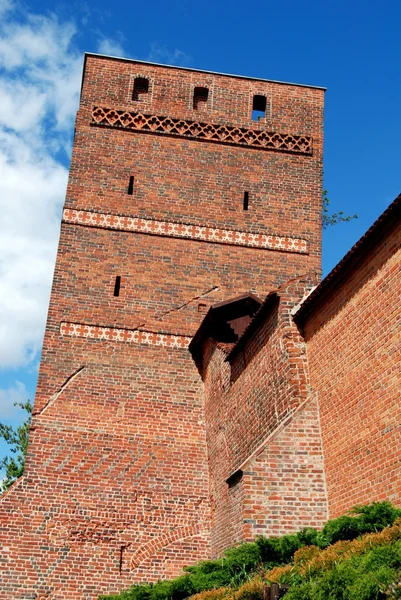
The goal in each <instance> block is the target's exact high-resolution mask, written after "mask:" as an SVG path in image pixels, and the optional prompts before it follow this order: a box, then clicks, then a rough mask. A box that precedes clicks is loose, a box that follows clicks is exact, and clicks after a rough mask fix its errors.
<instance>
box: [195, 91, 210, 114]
mask: <svg viewBox="0 0 401 600" xmlns="http://www.w3.org/2000/svg"><path fill="white" fill-rule="evenodd" d="M208 97H209V90H208V89H207V88H205V87H196V88H195V89H194V100H193V107H194V110H199V109H202V108H204V107H205V106H206V103H207V99H208Z"/></svg>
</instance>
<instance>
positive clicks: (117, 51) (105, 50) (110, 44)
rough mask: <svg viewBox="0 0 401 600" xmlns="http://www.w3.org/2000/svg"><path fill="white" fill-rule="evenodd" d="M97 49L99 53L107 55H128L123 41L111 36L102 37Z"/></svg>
mask: <svg viewBox="0 0 401 600" xmlns="http://www.w3.org/2000/svg"><path fill="white" fill-rule="evenodd" d="M97 51H98V52H99V54H105V55H106V56H118V57H124V56H126V53H125V50H124V48H123V46H122V43H120V42H119V41H117V40H114V39H111V38H102V39H101V40H100V41H99V43H98V50H97Z"/></svg>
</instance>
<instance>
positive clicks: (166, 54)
mask: <svg viewBox="0 0 401 600" xmlns="http://www.w3.org/2000/svg"><path fill="white" fill-rule="evenodd" d="M145 60H148V61H149V62H159V63H165V64H168V65H177V66H182V67H185V66H188V65H190V64H191V62H192V58H191V56H190V55H189V54H186V53H185V52H183V51H182V50H178V49H177V48H176V49H175V50H169V49H168V48H166V46H163V44H160V43H159V42H152V43H151V44H150V52H149V54H148V56H147V57H146V58H145Z"/></svg>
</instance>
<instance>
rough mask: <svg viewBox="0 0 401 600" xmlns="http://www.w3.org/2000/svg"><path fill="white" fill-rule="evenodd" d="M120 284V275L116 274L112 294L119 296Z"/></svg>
mask: <svg viewBox="0 0 401 600" xmlns="http://www.w3.org/2000/svg"><path fill="white" fill-rule="evenodd" d="M120 286H121V276H120V275H117V277H116V281H115V284H114V295H115V296H119V295H120Z"/></svg>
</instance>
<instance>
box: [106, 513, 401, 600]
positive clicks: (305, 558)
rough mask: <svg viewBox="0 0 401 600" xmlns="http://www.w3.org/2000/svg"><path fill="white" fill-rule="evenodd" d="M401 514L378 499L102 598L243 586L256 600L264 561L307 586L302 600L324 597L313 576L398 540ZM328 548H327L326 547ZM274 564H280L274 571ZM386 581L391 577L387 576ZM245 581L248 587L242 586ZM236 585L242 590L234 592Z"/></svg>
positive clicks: (165, 597)
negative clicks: (315, 525) (178, 573)
mask: <svg viewBox="0 0 401 600" xmlns="http://www.w3.org/2000/svg"><path fill="white" fill-rule="evenodd" d="M400 516H401V510H399V509H396V508H394V507H393V506H392V505H391V504H390V503H389V502H373V503H372V504H369V505H367V506H356V507H355V508H353V509H352V510H351V511H349V513H348V515H344V516H342V517H339V518H337V519H332V520H331V521H328V522H327V523H326V525H325V526H324V528H323V530H322V531H318V530H315V529H312V528H306V529H303V530H302V531H300V532H298V533H295V534H288V535H283V536H281V537H272V538H263V537H260V538H258V539H257V540H256V542H253V543H244V544H240V545H239V546H237V547H235V548H230V549H228V550H227V551H226V552H225V554H224V556H223V557H222V558H221V559H219V560H209V561H203V562H200V563H198V564H196V565H193V566H190V567H186V568H185V569H184V572H185V573H184V575H182V576H181V577H178V578H176V579H173V580H171V581H160V582H158V583H155V584H144V585H135V586H133V587H132V588H131V589H130V590H127V591H125V592H122V593H121V594H117V595H114V596H113V595H112V596H101V599H103V600H184V599H185V598H187V597H189V596H191V594H192V595H193V594H196V595H197V596H195V597H196V598H197V599H198V600H214V599H220V598H227V600H231V598H233V599H234V598H235V600H239V598H240V597H239V596H238V594H239V593H240V590H242V589H243V591H242V592H241V594H243V596H241V600H242V598H243V600H251V598H253V597H252V596H251V594H252V593H255V594H258V593H259V591H260V590H259V591H257V590H258V589H259V588H258V585H259V584H256V583H251V582H249V581H248V582H247V580H250V578H251V577H252V576H253V575H255V574H256V572H258V570H260V567H261V565H263V567H264V568H265V569H266V570H269V571H270V573H269V578H270V580H271V581H275V582H279V581H281V582H283V583H284V582H287V581H291V583H292V585H294V584H297V586H298V587H297V589H301V587H302V589H303V592H302V593H304V597H303V598H302V600H308V598H313V599H315V598H318V596H316V593H317V592H316V593H315V591H313V586H314V583H313V580H312V579H310V581H304V579H305V577H306V575H307V574H309V575H308V576H309V578H311V577H312V575H313V577H314V576H315V575H316V574H317V573H319V572H320V571H329V570H330V569H331V571H333V573H332V577H335V576H336V575H335V573H334V570H335V569H334V567H333V565H335V564H336V561H344V560H348V559H349V558H350V557H352V556H357V555H360V554H363V553H366V551H367V550H368V549H369V548H371V547H373V546H377V545H380V544H381V545H384V544H392V542H393V541H394V540H397V539H398V538H399V537H400V525H401V519H400V521H399V523H398V525H394V527H388V526H391V525H393V523H394V522H395V521H396V519H397V517H400ZM384 528H386V529H384ZM382 530H383V531H382ZM380 531H382V533H381V534H378V533H377V532H380ZM362 534H365V536H364V537H363V539H356V538H358V537H359V536H361V535H362ZM366 534H368V535H366ZM377 536H379V537H377ZM352 540H354V541H352ZM326 548H327V551H326V550H324V549H326ZM319 549H320V550H319ZM292 561H294V562H295V564H294V565H289V566H286V567H285V566H284V565H287V564H288V563H291V562H292ZM273 567H279V568H276V569H275V570H273V571H272V570H271V569H272V568H273ZM384 567H385V565H383V568H384ZM381 568H382V567H381V566H380V569H381ZM333 569H334V570H333ZM392 576H393V575H392ZM273 577H274V578H273ZM369 577H370V576H369ZM369 577H368V579H369ZM383 577H384V575H383ZM370 579H371V578H370ZM370 579H369V581H370ZM384 579H385V580H386V581H387V578H386V577H384ZM255 581H259V580H258V579H257V578H256V579H255V578H254V579H252V582H255ZM361 581H362V579H361ZM367 581H368V580H366V581H365V583H364V586H365V587H364V588H363V589H362V588H361V589H362V591H361V594H362V593H365V592H364V591H363V590H365V589H367V588H368V587H369V585H370V584H368V582H367ZM245 582H247V583H245ZM243 584H244V585H245V587H244V588H242V585H243ZM355 585H357V584H355ZM358 585H359V584H358ZM361 585H362V584H361ZM375 585H376V584H375ZM252 586H254V587H252ZM259 587H260V586H259ZM236 588H238V589H236ZM233 589H236V591H235V594H234V595H233V591H232V590H233ZM375 589H376V588H375ZM208 590H209V591H210V594H209V592H208ZM252 590H254V592H253V591H252ZM293 593H294V594H295V593H296V592H295V591H294V592H293ZM297 593H298V592H297ZM366 593H367V592H366ZM372 593H373V592H372ZM380 593H381V592H380ZM199 594H200V596H199ZM202 594H203V595H202ZM246 594H248V596H246ZM198 597H199V598H198ZM255 597H258V596H255ZM332 597H333V598H334V596H332ZM294 598H295V596H294ZM328 598H330V596H328ZM339 598H341V596H339Z"/></svg>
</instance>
